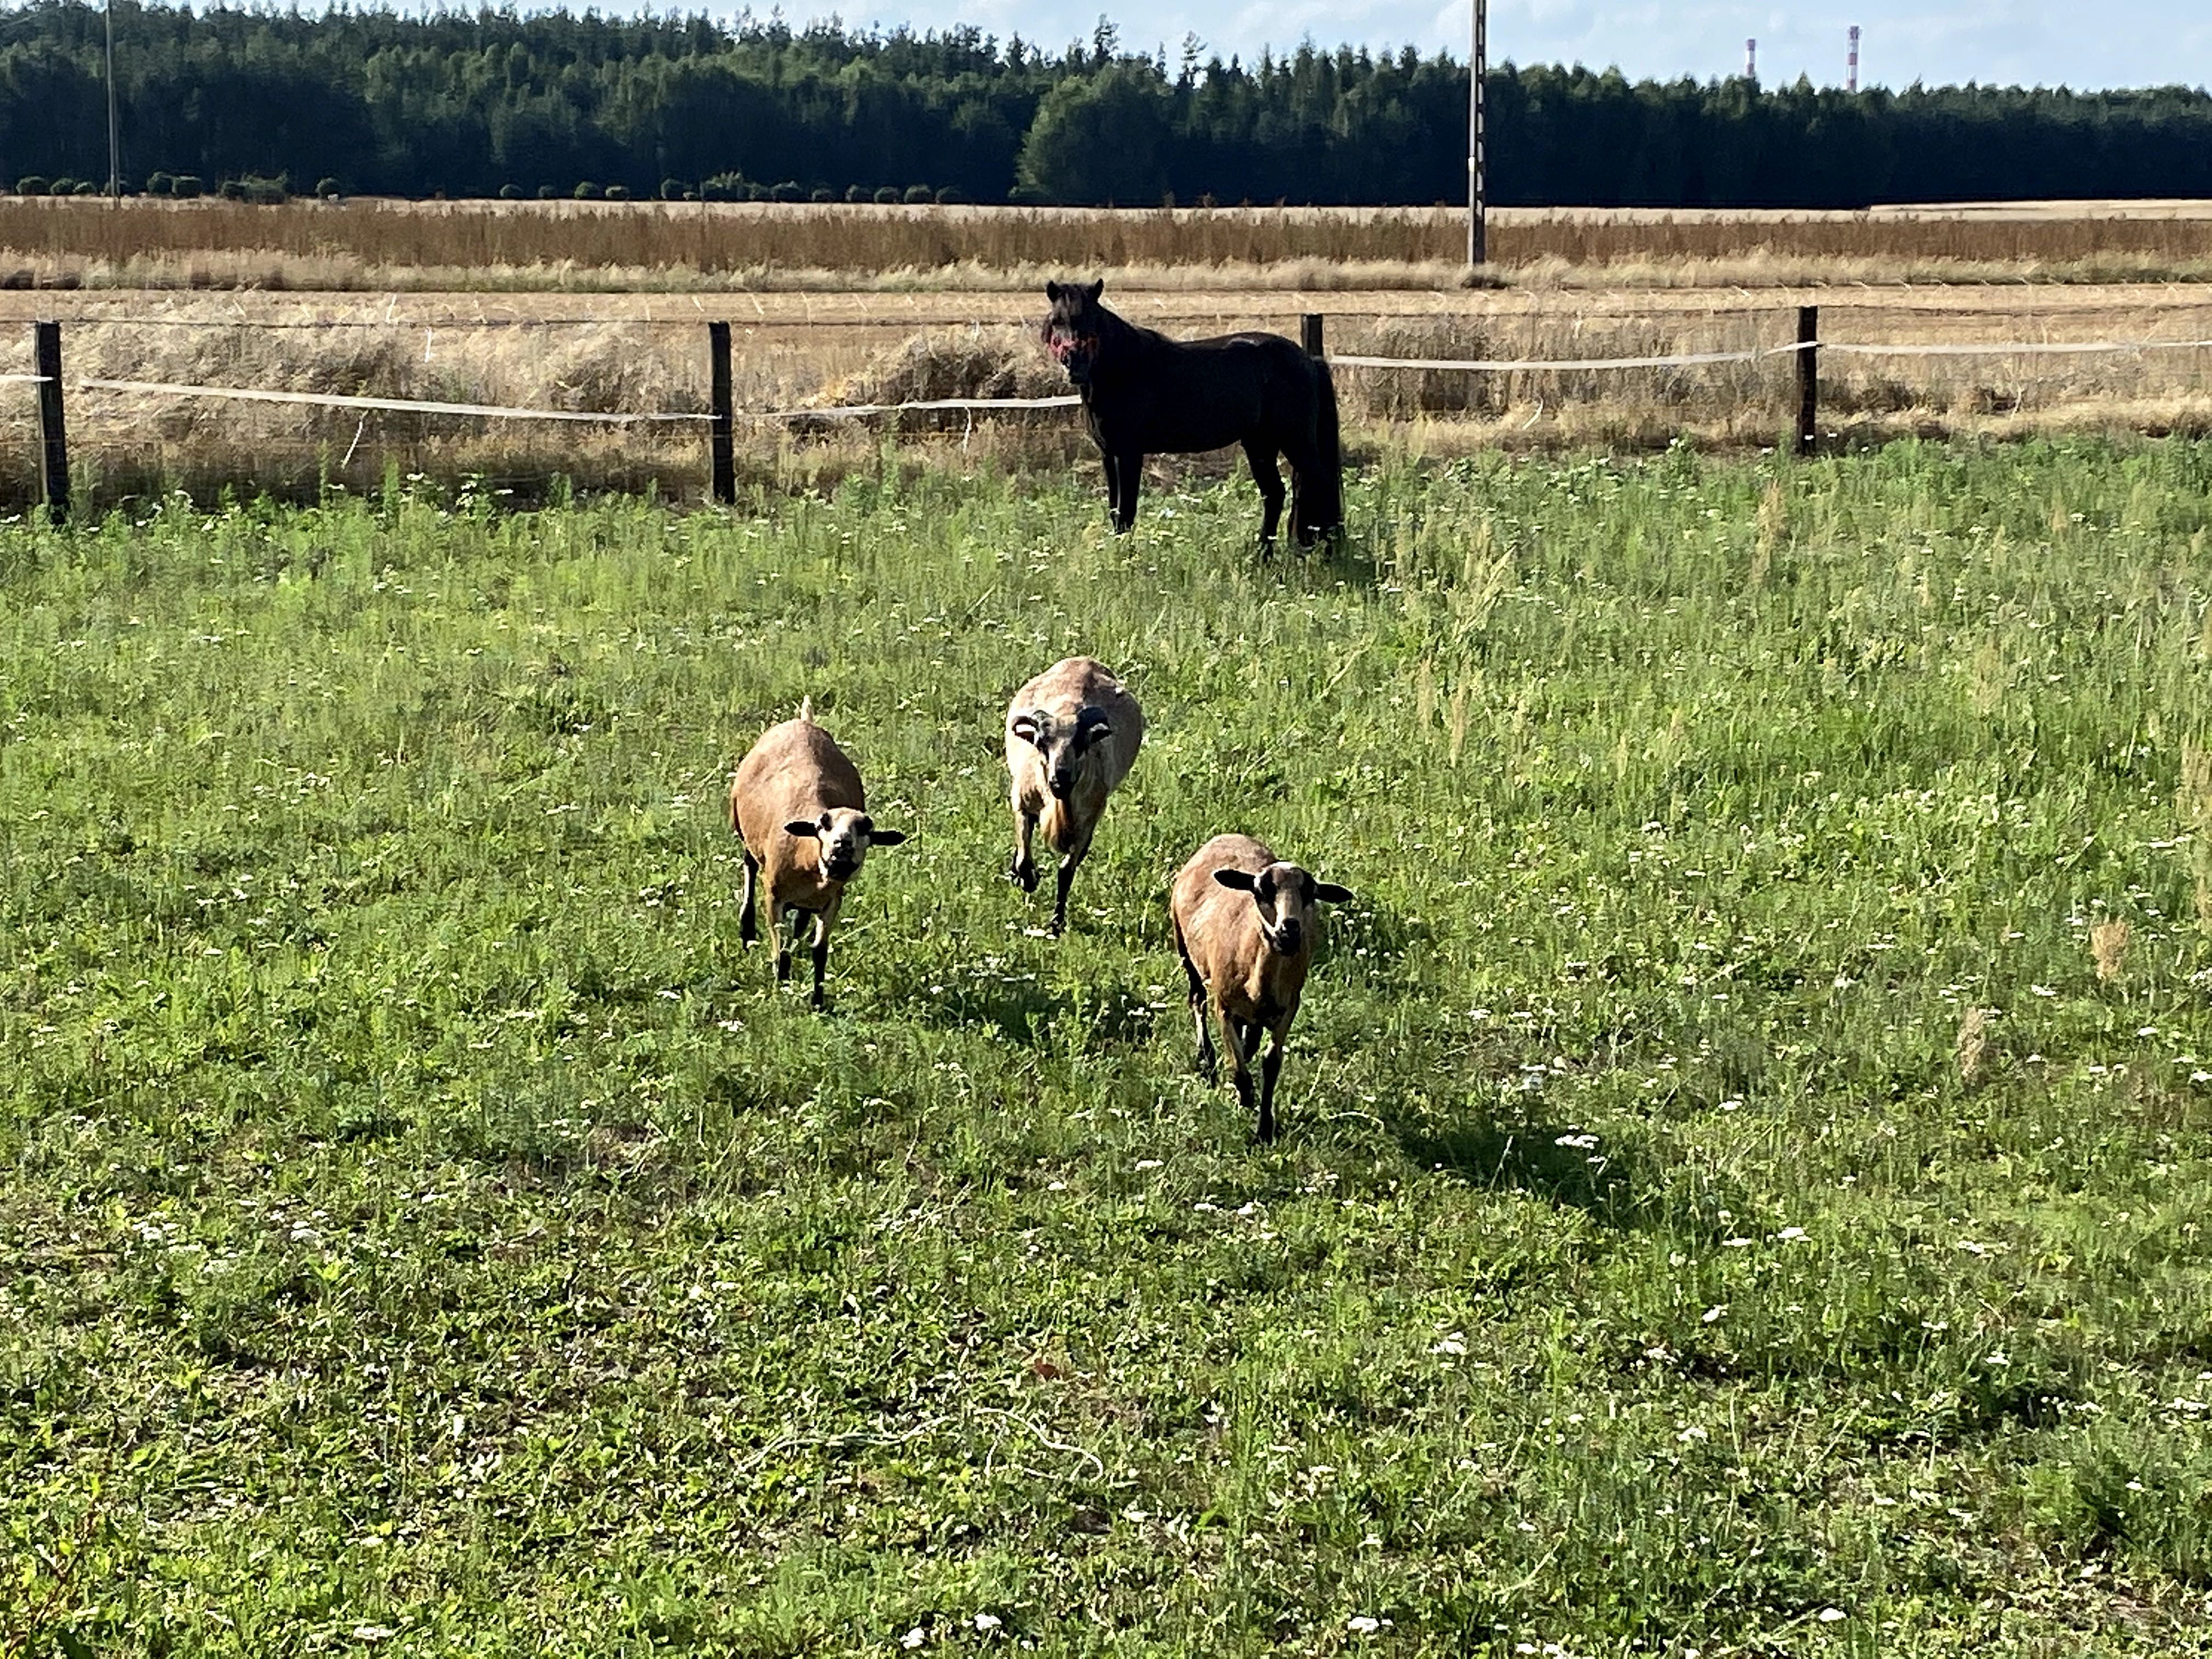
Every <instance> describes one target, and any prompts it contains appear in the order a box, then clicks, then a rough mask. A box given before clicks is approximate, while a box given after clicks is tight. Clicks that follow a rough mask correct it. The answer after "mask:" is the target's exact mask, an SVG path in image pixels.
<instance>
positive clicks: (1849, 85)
mask: <svg viewBox="0 0 2212 1659" xmlns="http://www.w3.org/2000/svg"><path fill="white" fill-rule="evenodd" d="M1858 89H1859V26H1858V25H1857V23H1854V24H1852V25H1851V50H1850V56H1849V57H1847V58H1844V91H1845V92H1857V90H1858Z"/></svg>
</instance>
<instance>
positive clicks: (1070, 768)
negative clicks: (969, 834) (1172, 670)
mask: <svg viewBox="0 0 2212 1659" xmlns="http://www.w3.org/2000/svg"><path fill="white" fill-rule="evenodd" d="M1144 741H1145V716H1144V714H1143V711H1142V710H1140V709H1139V708H1138V707H1137V700H1136V699H1135V698H1134V697H1133V696H1130V695H1129V693H1128V690H1127V688H1126V687H1124V686H1123V685H1122V684H1121V681H1119V680H1117V679H1115V678H1114V677H1113V675H1112V674H1110V673H1109V672H1108V671H1106V669H1105V668H1104V666H1103V665H1101V664H1098V663H1096V662H1093V661H1092V660H1091V659H1090V658H1088V657H1070V658H1068V659H1066V661H1064V662H1056V663H1054V665H1052V666H1051V667H1049V668H1048V669H1046V670H1045V671H1044V672H1043V673H1042V674H1040V675H1038V676H1037V677H1036V678H1035V679H1033V680H1031V681H1030V683H1029V684H1027V685H1024V687H1022V689H1021V690H1018V691H1017V692H1015V693H1014V695H1013V699H1012V702H1009V703H1007V705H1006V771H1007V774H1008V775H1009V776H1010V777H1011V779H1012V805H1013V809H1014V861H1013V863H1012V865H1011V866H1009V867H1008V868H1007V871H1006V878H1007V879H1008V880H1010V881H1012V882H1013V883H1014V884H1016V885H1017V886H1018V887H1020V888H1021V890H1023V891H1024V892H1025V893H1034V892H1035V891H1036V884H1037V872H1036V860H1035V859H1034V858H1033V857H1032V856H1031V855H1030V837H1031V836H1033V835H1034V834H1035V833H1036V830H1037V829H1040V828H1042V829H1043V830H1044V838H1045V843H1046V845H1048V847H1050V848H1052V849H1053V851H1054V852H1055V853H1058V854H1060V891H1059V896H1058V897H1057V899H1056V900H1055V902H1054V904H1053V908H1052V931H1053V932H1054V933H1061V932H1063V931H1064V930H1065V929H1066V927H1067V890H1068V888H1069V886H1070V885H1072V884H1073V882H1074V880H1075V869H1076V866H1078V865H1079V864H1081V863H1082V862H1083V859H1084V855H1085V854H1087V853H1089V852H1090V850H1091V836H1094V835H1096V834H1097V830H1098V819H1099V817H1100V815H1101V814H1103V812H1104V811H1105V810H1106V798H1107V796H1109V795H1110V794H1112V793H1114V786H1115V785H1116V784H1118V783H1119V782H1121V780H1122V779H1123V778H1124V777H1125V776H1127V774H1128V770H1129V768H1130V766H1131V765H1132V764H1133V763H1135V761H1136V758H1137V750H1138V749H1139V747H1140V746H1141V745H1142V744H1143V743H1144Z"/></svg>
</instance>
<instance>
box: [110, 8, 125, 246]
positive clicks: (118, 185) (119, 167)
mask: <svg viewBox="0 0 2212 1659" xmlns="http://www.w3.org/2000/svg"><path fill="white" fill-rule="evenodd" d="M121 131H122V129H121V127H120V125H118V122H117V120H116V115H115V0H107V199H108V200H109V201H110V202H120V201H121V200H122V199H123V145H122V142H121V139H120V137H118V135H119V134H120V132H121Z"/></svg>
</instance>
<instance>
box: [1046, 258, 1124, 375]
mask: <svg viewBox="0 0 2212 1659" xmlns="http://www.w3.org/2000/svg"><path fill="white" fill-rule="evenodd" d="M1105 291H1106V284H1105V283H1104V282H1103V281H1101V282H1096V283H1046V284H1045V285H1044V297H1045V298H1046V299H1048V300H1049V301H1052V309H1051V310H1050V311H1048V312H1047V313H1045V319H1044V349H1046V350H1047V351H1049V352H1050V353H1052V355H1053V356H1054V358H1056V359H1057V360H1058V361H1059V363H1060V367H1061V368H1064V369H1066V371H1067V378H1068V379H1069V380H1071V381H1073V383H1074V384H1075V385H1077V386H1087V385H1089V384H1090V381H1091V371H1092V370H1093V369H1094V368H1096V367H1097V362H1098V333H1099V321H1100V319H1102V318H1103V317H1106V316H1107V315H1109V313H1108V312H1107V309H1106V307H1104V306H1102V305H1100V304H1099V303H1098V296H1099V295H1102V294H1103V293H1104V292H1105Z"/></svg>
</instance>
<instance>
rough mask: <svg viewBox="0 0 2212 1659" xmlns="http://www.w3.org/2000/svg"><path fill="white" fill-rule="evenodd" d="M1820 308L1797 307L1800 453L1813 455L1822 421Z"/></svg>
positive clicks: (1798, 448) (1798, 444)
mask: <svg viewBox="0 0 2212 1659" xmlns="http://www.w3.org/2000/svg"><path fill="white" fill-rule="evenodd" d="M1819 341H1820V307H1818V306H1799V307H1797V453H1799V454H1800V455H1809V454H1811V453H1813V445H1814V440H1815V439H1816V438H1817V437H1818V436H1819V433H1818V431H1817V429H1816V427H1817V423H1818V422H1819V420H1820V362H1819V361H1818V360H1819V358H1820V344H1819Z"/></svg>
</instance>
